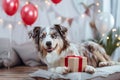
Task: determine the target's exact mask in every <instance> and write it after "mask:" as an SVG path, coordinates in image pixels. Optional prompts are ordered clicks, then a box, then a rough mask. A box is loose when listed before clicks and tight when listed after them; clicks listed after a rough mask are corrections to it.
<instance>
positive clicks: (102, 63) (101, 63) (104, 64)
mask: <svg viewBox="0 0 120 80" xmlns="http://www.w3.org/2000/svg"><path fill="white" fill-rule="evenodd" d="M109 65H111V64H110V63H109V62H100V63H99V67H104V66H109Z"/></svg>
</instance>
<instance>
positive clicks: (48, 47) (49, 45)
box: [45, 41, 57, 53]
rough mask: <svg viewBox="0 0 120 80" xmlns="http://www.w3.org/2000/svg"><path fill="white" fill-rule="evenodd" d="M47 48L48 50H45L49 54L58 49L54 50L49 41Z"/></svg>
mask: <svg viewBox="0 0 120 80" xmlns="http://www.w3.org/2000/svg"><path fill="white" fill-rule="evenodd" d="M46 46H47V48H46V49H45V50H46V51H47V52H49V53H50V52H52V51H53V50H55V49H56V47H57V45H56V46H55V47H54V48H53V47H52V43H51V42H50V41H48V42H46Z"/></svg>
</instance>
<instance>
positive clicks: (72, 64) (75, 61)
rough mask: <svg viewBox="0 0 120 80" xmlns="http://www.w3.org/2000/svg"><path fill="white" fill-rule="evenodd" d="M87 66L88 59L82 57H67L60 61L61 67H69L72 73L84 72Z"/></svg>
mask: <svg viewBox="0 0 120 80" xmlns="http://www.w3.org/2000/svg"><path fill="white" fill-rule="evenodd" d="M86 65H87V58H86V57H82V56H67V57H65V58H62V59H61V60H60V66H66V67H69V68H70V70H71V72H82V71H84V69H85V67H86Z"/></svg>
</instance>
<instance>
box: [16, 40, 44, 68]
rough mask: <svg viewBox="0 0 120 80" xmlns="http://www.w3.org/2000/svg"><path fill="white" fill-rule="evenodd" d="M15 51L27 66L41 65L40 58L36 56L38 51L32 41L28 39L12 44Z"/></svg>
mask: <svg viewBox="0 0 120 80" xmlns="http://www.w3.org/2000/svg"><path fill="white" fill-rule="evenodd" d="M14 49H15V51H16V52H17V53H18V55H19V56H20V58H21V59H22V61H23V63H24V64H25V65H27V66H38V65H42V63H41V60H40V58H39V57H38V51H37V49H36V47H35V44H34V42H32V41H29V42H26V43H23V44H20V45H16V46H14Z"/></svg>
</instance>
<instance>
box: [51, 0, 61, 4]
mask: <svg viewBox="0 0 120 80" xmlns="http://www.w3.org/2000/svg"><path fill="white" fill-rule="evenodd" d="M51 1H52V2H53V3H54V4H58V3H60V2H61V1H62V0H51Z"/></svg>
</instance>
